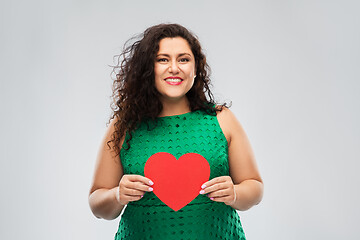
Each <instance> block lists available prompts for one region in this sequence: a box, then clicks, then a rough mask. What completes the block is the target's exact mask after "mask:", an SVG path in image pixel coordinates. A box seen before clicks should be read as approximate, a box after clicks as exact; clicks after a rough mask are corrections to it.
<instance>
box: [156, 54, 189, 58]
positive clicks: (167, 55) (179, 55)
mask: <svg viewBox="0 0 360 240" xmlns="http://www.w3.org/2000/svg"><path fill="white" fill-rule="evenodd" d="M161 55H162V56H165V57H170V55H169V54H166V53H160V54H158V55H157V57H158V56H161ZM184 55H189V56H190V57H191V54H190V53H180V54H178V57H181V56H184Z"/></svg>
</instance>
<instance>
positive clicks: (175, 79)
mask: <svg viewBox="0 0 360 240" xmlns="http://www.w3.org/2000/svg"><path fill="white" fill-rule="evenodd" d="M165 81H166V82H181V79H178V78H167V79H165Z"/></svg>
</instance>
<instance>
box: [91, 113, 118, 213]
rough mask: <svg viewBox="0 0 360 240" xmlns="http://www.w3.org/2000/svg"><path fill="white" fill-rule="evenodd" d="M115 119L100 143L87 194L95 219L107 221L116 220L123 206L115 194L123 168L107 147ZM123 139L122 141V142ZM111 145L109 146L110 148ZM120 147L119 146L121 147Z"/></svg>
mask: <svg viewBox="0 0 360 240" xmlns="http://www.w3.org/2000/svg"><path fill="white" fill-rule="evenodd" d="M114 123H115V119H113V120H112V122H111V123H110V125H109V127H108V129H107V131H106V134H105V136H104V138H103V140H102V142H101V145H100V149H99V152H98V156H97V161H96V165H95V173H94V177H93V182H92V185H91V189H90V193H89V205H90V208H91V211H92V212H93V214H94V215H95V216H96V217H97V218H104V219H107V220H111V219H115V218H117V217H118V216H119V215H120V213H121V211H122V209H123V208H124V206H125V205H122V204H120V203H119V201H118V200H117V198H116V194H117V193H118V192H119V188H118V186H119V181H120V179H121V177H122V176H123V168H122V165H121V161H120V158H119V156H114V155H115V154H114V152H112V149H109V147H108V146H107V144H106V143H107V141H108V140H110V139H111V134H112V133H113V131H114V130H115V128H114ZM123 141H124V139H122V140H121V141H120V142H121V145H122V142H123ZM112 144H113V142H112V143H109V145H110V146H111V147H112V146H113V145H112ZM121 145H120V146H121Z"/></svg>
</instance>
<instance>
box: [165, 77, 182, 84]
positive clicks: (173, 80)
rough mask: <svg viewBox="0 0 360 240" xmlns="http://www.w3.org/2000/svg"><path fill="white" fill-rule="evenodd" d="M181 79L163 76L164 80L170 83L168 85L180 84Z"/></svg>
mask: <svg viewBox="0 0 360 240" xmlns="http://www.w3.org/2000/svg"><path fill="white" fill-rule="evenodd" d="M182 81H183V79H182V78H180V77H168V78H165V82H166V83H168V84H170V85H179V84H181V83H182Z"/></svg>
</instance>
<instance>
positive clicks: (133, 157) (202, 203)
mask: <svg viewBox="0 0 360 240" xmlns="http://www.w3.org/2000/svg"><path fill="white" fill-rule="evenodd" d="M128 138H129V135H128V134H127V135H126V137H125V141H124V144H123V148H122V149H121V151H120V159H121V162H122V166H123V170H124V174H138V175H142V176H144V166H145V163H146V161H147V159H148V158H149V157H150V156H151V155H153V154H155V153H157V152H167V153H171V154H172V155H173V156H175V157H176V159H179V158H180V157H181V156H182V155H184V154H186V153H198V154H201V155H202V156H203V157H204V158H205V159H206V160H207V161H208V162H209V165H210V178H209V180H210V179H212V178H215V177H219V176H225V175H227V176H229V164H228V144H227V140H226V138H225V136H224V134H223V132H222V130H221V128H220V125H219V122H218V120H217V117H216V116H212V115H209V114H207V113H205V112H204V111H201V110H197V111H193V112H189V113H185V114H180V115H175V116H166V117H159V118H157V122H155V121H150V120H149V121H145V122H142V123H141V124H140V125H139V127H138V128H137V129H136V130H135V131H134V132H133V133H132V139H131V141H130V149H129V150H125V149H124V148H127V145H126V140H127V139H128ZM120 239H127V240H143V239H144V240H145V239H156V240H162V239H164V240H165V239H166V240H172V239H177V240H178V239H179V240H180V239H189V240H194V239H198V240H202V239H204V240H209V239H224V240H225V239H227V240H235V239H236V240H239V239H240V240H246V238H245V234H244V231H243V228H242V225H241V222H240V217H239V215H238V214H237V212H236V210H235V209H234V208H232V207H230V206H228V205H226V204H225V203H223V202H215V201H212V200H210V199H209V198H208V197H207V196H206V195H202V194H199V195H198V196H197V197H196V198H195V199H194V200H192V201H191V202H190V203H189V204H188V205H186V206H185V207H183V208H181V209H180V210H178V211H174V210H172V209H171V208H170V207H168V206H167V205H166V204H164V203H163V202H162V201H161V200H160V199H159V198H158V197H157V196H156V195H155V194H154V193H153V192H146V193H145V194H144V197H143V198H141V199H140V200H138V201H133V202H129V203H128V204H127V205H126V207H125V208H124V210H123V213H122V215H121V219H120V222H119V228H118V231H117V233H116V234H115V240H120Z"/></svg>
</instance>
